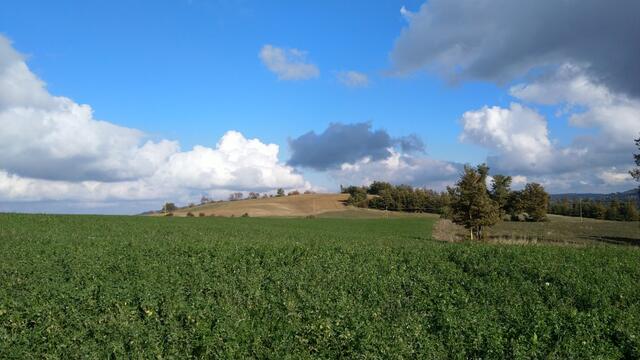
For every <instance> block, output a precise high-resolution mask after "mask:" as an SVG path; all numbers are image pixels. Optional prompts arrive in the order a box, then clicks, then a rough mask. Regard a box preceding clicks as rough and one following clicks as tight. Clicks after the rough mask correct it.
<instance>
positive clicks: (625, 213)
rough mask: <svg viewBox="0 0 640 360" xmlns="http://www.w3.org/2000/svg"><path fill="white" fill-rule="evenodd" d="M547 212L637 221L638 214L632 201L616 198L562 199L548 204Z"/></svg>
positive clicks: (638, 218)
mask: <svg viewBox="0 0 640 360" xmlns="http://www.w3.org/2000/svg"><path fill="white" fill-rule="evenodd" d="M549 213H550V214H556V215H564V216H581V217H586V218H592V219H601V220H615V221H638V220H640V214H639V212H638V208H637V207H636V205H635V203H634V202H633V201H625V202H621V201H618V200H616V199H614V200H611V201H608V202H602V201H594V200H590V199H585V200H582V199H573V200H569V199H562V200H560V201H554V202H552V203H551V204H550V205H549Z"/></svg>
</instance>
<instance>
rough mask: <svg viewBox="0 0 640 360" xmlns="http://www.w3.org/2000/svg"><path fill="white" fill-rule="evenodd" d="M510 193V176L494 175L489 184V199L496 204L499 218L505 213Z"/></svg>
mask: <svg viewBox="0 0 640 360" xmlns="http://www.w3.org/2000/svg"><path fill="white" fill-rule="evenodd" d="M510 192H511V176H505V175H495V176H494V177H493V181H492V182H491V193H490V194H491V199H493V201H495V202H496V203H497V204H498V208H499V211H500V217H501V218H502V217H503V216H504V215H505V213H506V210H507V209H506V208H507V202H508V201H509V193H510Z"/></svg>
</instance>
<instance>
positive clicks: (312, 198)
mask: <svg viewBox="0 0 640 360" xmlns="http://www.w3.org/2000/svg"><path fill="white" fill-rule="evenodd" d="M348 197H349V195H347V194H304V195H292V196H282V197H270V198H263V199H245V200H237V201H221V202H213V203H208V204H203V205H197V206H193V207H185V208H180V209H178V210H176V211H174V212H173V214H174V216H186V215H187V213H189V212H190V213H192V214H194V215H195V216H198V215H199V214H200V213H202V214H204V215H205V216H211V215H214V216H242V215H243V214H245V213H246V214H249V216H252V217H266V216H296V217H297V216H308V215H319V214H324V213H329V212H331V213H334V212H343V211H348V210H349V211H353V210H354V208H353V207H349V206H347V205H346V203H345V202H346V200H347V198H348Z"/></svg>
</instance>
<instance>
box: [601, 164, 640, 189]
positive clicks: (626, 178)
mask: <svg viewBox="0 0 640 360" xmlns="http://www.w3.org/2000/svg"><path fill="white" fill-rule="evenodd" d="M598 178H600V179H601V180H602V181H604V182H605V184H608V185H620V184H624V183H626V184H628V185H629V186H631V184H632V183H633V180H632V178H631V175H629V171H619V170H618V169H616V168H615V167H613V168H611V169H609V170H604V171H602V172H600V173H599V174H598Z"/></svg>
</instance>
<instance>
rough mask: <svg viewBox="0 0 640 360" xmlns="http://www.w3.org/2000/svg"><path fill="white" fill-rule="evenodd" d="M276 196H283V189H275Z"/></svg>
mask: <svg viewBox="0 0 640 360" xmlns="http://www.w3.org/2000/svg"><path fill="white" fill-rule="evenodd" d="M276 196H278V197H279V196H284V189H283V188H278V190H276Z"/></svg>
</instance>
